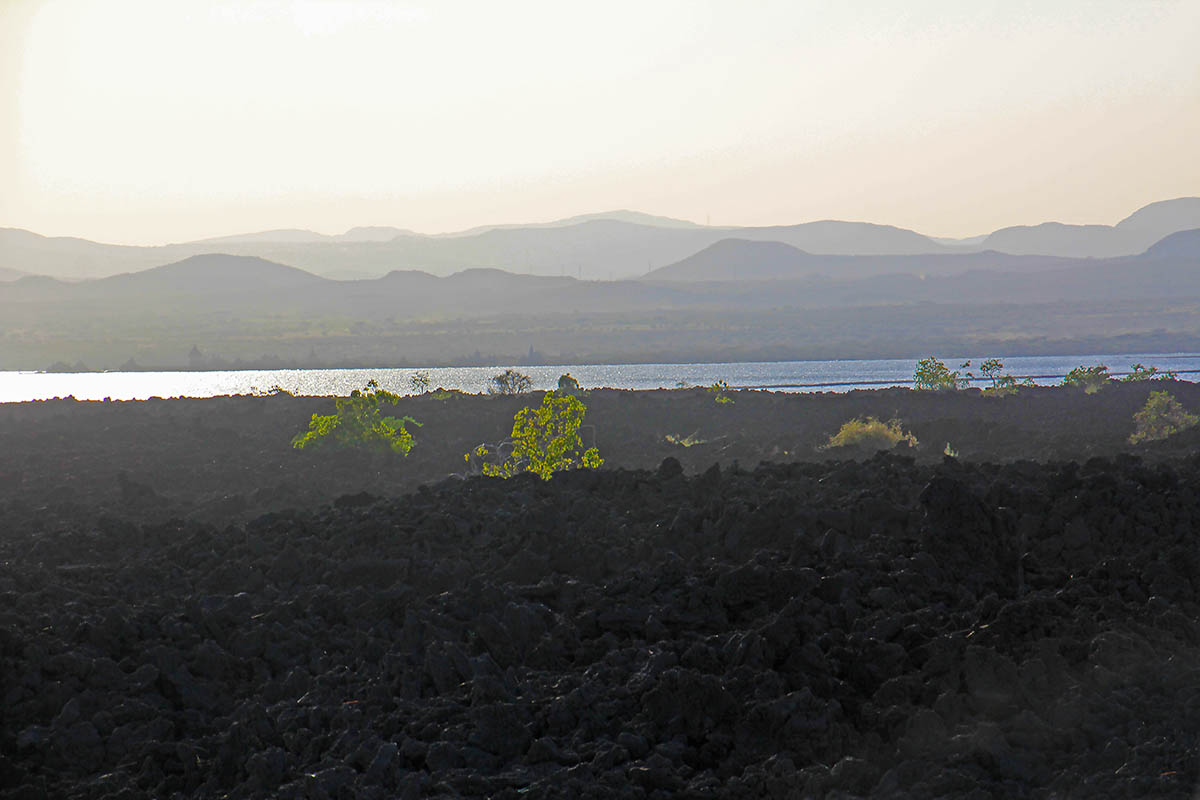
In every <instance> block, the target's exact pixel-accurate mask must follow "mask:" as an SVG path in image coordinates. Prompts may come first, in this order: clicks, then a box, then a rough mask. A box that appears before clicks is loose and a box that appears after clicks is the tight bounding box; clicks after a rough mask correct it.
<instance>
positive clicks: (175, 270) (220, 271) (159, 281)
mask: <svg viewBox="0 0 1200 800" xmlns="http://www.w3.org/2000/svg"><path fill="white" fill-rule="evenodd" d="M325 283H328V281H326V280H325V279H323V278H319V277H317V276H316V275H313V274H312V273H309V272H305V271H304V270H301V269H296V268H295V267H289V266H287V265H285V264H276V263H274V262H271V261H266V260H264V259H261V258H256V257H254V256H230V255H224V254H211V253H210V254H207V255H200V256H192V257H190V258H185V259H184V260H183V261H179V262H177V263H174V264H166V265H164V266H161V267H155V268H153V269H148V270H143V271H141V272H133V273H126V274H123V275H114V276H112V277H110V278H101V279H100V280H97V281H91V282H88V283H84V284H79V288H80V289H81V290H85V291H99V292H103V293H107V294H114V293H131V294H132V293H139V294H179V295H186V296H187V297H189V298H192V299H196V298H199V297H203V296H206V295H212V296H220V295H229V294H234V295H259V296H260V297H261V298H262V299H263V300H266V299H267V298H269V297H270V296H271V295H272V293H276V292H287V291H292V290H295V289H298V288H305V287H312V286H316V285H320V284H325Z"/></svg>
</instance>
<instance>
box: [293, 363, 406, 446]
mask: <svg viewBox="0 0 1200 800" xmlns="http://www.w3.org/2000/svg"><path fill="white" fill-rule="evenodd" d="M399 402H400V397H399V396H398V395H395V394H392V393H391V392H389V391H387V390H386V389H380V388H379V384H378V383H376V382H375V381H369V382H368V383H367V385H366V387H365V388H364V389H361V390H360V389H355V390H354V391H353V392H351V393H350V396H349V397H339V398H337V401H336V408H337V412H336V413H334V414H329V415H322V414H313V415H312V420H311V421H310V422H309V423H308V430H307V431H304V432H302V433H299V434H297V435H296V436H295V438H293V439H292V446H293V447H295V448H296V449H297V450H305V449H307V448H309V447H314V446H329V445H332V446H335V447H348V448H366V449H374V450H383V451H385V452H392V453H399V454H400V455H402V456H407V455H408V453H409V451H410V450H412V448H413V445H414V444H415V443H416V441H415V440H414V439H413V435H412V434H411V433H410V432H409V431H408V425H415V426H417V427H420V426H421V423H419V422H417V421H416V420H415V419H413V418H412V417H407V416H406V417H390V416H383V414H382V412H381V410H380V409H381V406H384V405H393V406H394V405H396V404H397V403H399Z"/></svg>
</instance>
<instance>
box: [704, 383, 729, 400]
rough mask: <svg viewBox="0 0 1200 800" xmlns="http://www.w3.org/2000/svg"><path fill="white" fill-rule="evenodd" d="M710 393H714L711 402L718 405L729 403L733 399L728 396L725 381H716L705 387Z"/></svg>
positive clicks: (727, 385) (727, 387)
mask: <svg viewBox="0 0 1200 800" xmlns="http://www.w3.org/2000/svg"><path fill="white" fill-rule="evenodd" d="M706 388H707V391H708V392H709V393H710V394H713V395H715V397H713V402H715V403H717V404H718V405H731V404H732V403H733V402H734V400H733V398H732V397H730V396H729V394H728V392H729V384H728V383H726V382H725V381H716V382H715V383H713V385H712V386H709V387H706Z"/></svg>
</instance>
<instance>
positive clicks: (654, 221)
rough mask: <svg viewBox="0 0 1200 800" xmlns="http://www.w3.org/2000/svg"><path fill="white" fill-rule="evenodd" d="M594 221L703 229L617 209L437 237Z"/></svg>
mask: <svg viewBox="0 0 1200 800" xmlns="http://www.w3.org/2000/svg"><path fill="white" fill-rule="evenodd" d="M595 220H615V221H616V222H628V223H630V224H633V225H647V226H649V227H651V228H701V227H705V226H702V225H698V224H697V223H695V222H690V221H688V220H686V219H673V218H672V217H659V216H655V215H654V214H643V213H642V212H641V211H627V210H625V209H618V210H617V211H601V212H599V213H597V214H578V215H576V216H574V217H566V218H564V219H556V220H551V221H550V222H522V223H515V224H505V225H477V226H475V227H474V228H468V229H467V230H464V231H454V232H453V233H442V234H438V236H440V237H442V238H458V237H462V236H474V235H475V234H478V233H483V232H484V231H494V230H507V229H511V228H565V227H567V226H570V225H578V224H579V223H581V222H593V221H595Z"/></svg>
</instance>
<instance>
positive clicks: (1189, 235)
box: [1144, 228, 1200, 267]
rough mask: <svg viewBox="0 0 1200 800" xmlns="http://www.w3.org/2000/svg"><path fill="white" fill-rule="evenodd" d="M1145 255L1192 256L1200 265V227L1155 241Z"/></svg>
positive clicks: (1156, 256)
mask: <svg viewBox="0 0 1200 800" xmlns="http://www.w3.org/2000/svg"><path fill="white" fill-rule="evenodd" d="M1144 255H1145V256H1147V257H1150V258H1190V259H1192V260H1193V262H1194V263H1195V265H1196V266H1197V267H1200V228H1196V229H1193V230H1190V231H1179V232H1178V233H1172V234H1171V235H1170V236H1167V237H1165V238H1163V239H1162V240H1161V241H1158V242H1155V243H1154V244H1153V245H1152V246H1151V247H1150V248H1148V249H1147V250H1146V252H1145V254H1144Z"/></svg>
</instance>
